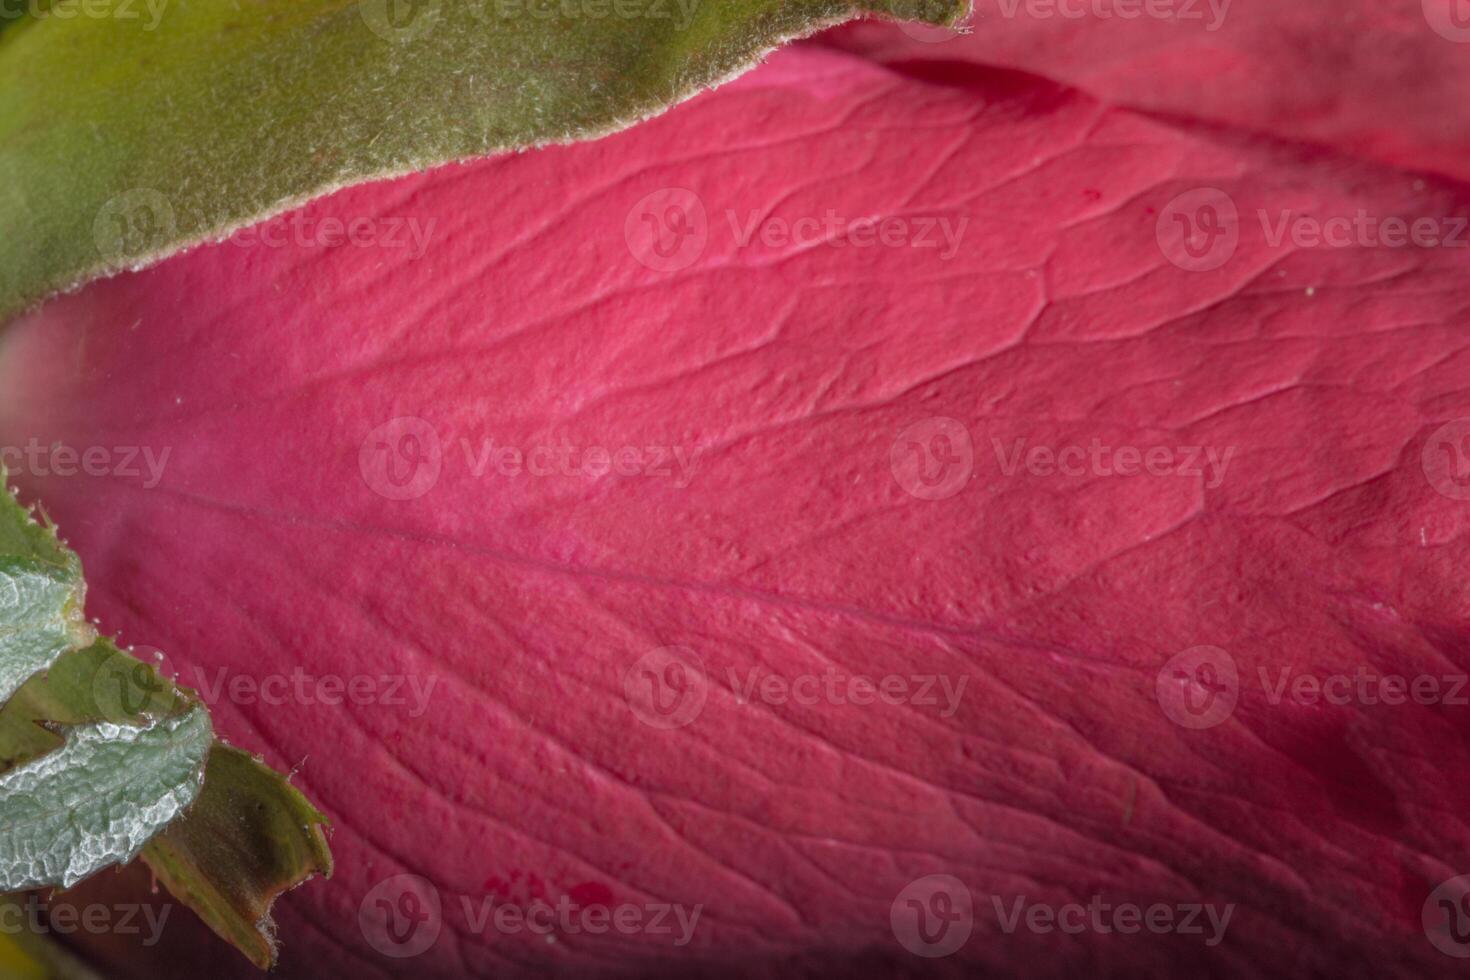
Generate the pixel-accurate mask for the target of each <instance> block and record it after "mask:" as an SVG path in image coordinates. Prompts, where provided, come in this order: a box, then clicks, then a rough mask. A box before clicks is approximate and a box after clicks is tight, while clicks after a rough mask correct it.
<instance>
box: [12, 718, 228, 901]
mask: <svg viewBox="0 0 1470 980" xmlns="http://www.w3.org/2000/svg"><path fill="white" fill-rule="evenodd" d="M213 738H214V733H213V731H212V730H211V728H210V725H209V714H208V712H206V711H205V710H204V709H203V708H202V707H196V708H192V709H190V710H188V711H186V712H184V713H183V714H181V715H178V716H175V717H172V718H163V719H160V720H158V721H155V722H152V723H151V724H149V725H147V726H144V727H141V728H140V727H134V726H132V725H116V724H113V723H112V722H106V721H102V722H94V723H92V724H88V725H81V726H78V727H76V728H71V729H68V730H67V731H66V732H65V734H64V736H63V742H62V746H61V748H59V749H57V750H55V751H54V752H48V753H46V754H45V755H43V756H41V757H40V758H38V759H33V760H32V761H30V762H27V763H25V764H23V765H20V766H17V767H15V768H14V769H11V770H10V771H9V772H7V773H5V774H4V775H0V891H21V890H24V889H27V888H39V887H42V886H45V885H55V884H60V885H62V886H63V887H68V888H69V887H71V886H72V885H74V884H76V883H77V882H79V881H81V880H82V879H83V878H86V877H87V876H88V875H91V874H93V873H95V872H97V871H100V870H102V869H103V868H106V867H109V866H111V865H114V864H122V863H125V862H127V861H131V860H132V859H133V858H134V857H135V856H137V854H138V852H139V851H141V850H142V849H143V845H145V844H147V843H148V841H149V840H151V839H152V838H153V836H154V835H155V834H157V833H158V832H159V831H161V830H162V829H163V828H164V827H166V826H168V824H169V823H170V822H172V821H173V819H174V818H175V817H177V816H178V815H179V814H180V813H182V812H183V811H184V808H185V807H187V806H188V805H189V804H190V803H192V802H194V798H195V797H196V796H198V795H199V787H200V783H201V780H200V774H201V772H202V771H203V768H204V762H205V758H206V756H207V754H208V752H209V746H210V744H211V742H212V741H213Z"/></svg>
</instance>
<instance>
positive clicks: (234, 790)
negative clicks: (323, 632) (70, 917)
mask: <svg viewBox="0 0 1470 980" xmlns="http://www.w3.org/2000/svg"><path fill="white" fill-rule="evenodd" d="M0 477H3V473H0ZM0 483H3V481H0ZM0 572H8V574H9V577H8V578H5V577H0V588H3V583H5V582H8V581H16V582H19V583H20V585H18V586H17V594H20V595H22V596H24V597H27V598H26V601H24V602H12V603H10V605H9V606H7V605H6V604H5V603H4V602H3V601H0V650H3V649H7V647H6V646H5V644H6V643H11V645H12V646H13V647H15V654H16V655H15V656H14V657H12V658H11V659H12V660H14V661H16V662H24V663H26V664H31V663H34V662H36V661H37V660H38V659H46V665H45V669H44V671H43V672H39V673H33V674H32V675H30V676H29V679H26V680H24V682H23V683H22V684H20V685H19V687H18V689H16V690H15V691H13V693H12V694H11V696H10V697H9V698H8V700H5V701H4V702H3V704H0V893H3V892H7V891H19V890H23V889H27V888H33V887H41V886H50V885H62V886H70V885H72V884H74V883H75V882H77V881H79V880H80V879H82V878H84V877H86V876H88V875H90V874H92V873H93V872H95V871H98V870H101V869H102V868H104V867H107V866H109V865H112V864H119V863H123V862H126V861H129V860H131V859H132V858H133V857H135V856H136V855H137V854H138V853H139V851H140V850H142V853H143V857H144V859H145V860H146V861H147V862H148V864H149V866H150V867H151V868H152V869H153V870H154V873H155V875H156V876H157V877H158V878H159V880H161V881H163V883H164V884H165V885H166V886H167V887H168V888H169V890H170V892H172V893H173V895H174V897H175V898H177V899H178V900H179V901H181V902H182V903H184V904H185V905H187V906H189V907H190V908H193V909H194V910H195V911H196V912H197V913H198V914H199V915H200V917H201V918H203V919H204V921H205V922H206V923H208V924H209V925H210V927H211V928H213V929H214V930H215V932H217V933H218V934H219V935H220V936H222V937H224V938H225V939H226V940H227V941H229V942H230V943H232V944H233V945H235V946H236V947H237V948H238V949H240V950H241V951H242V952H243V953H244V954H245V955H246V956H248V957H249V958H250V959H251V960H252V962H254V963H256V964H257V965H258V966H261V967H262V968H266V967H269V966H270V965H272V964H273V962H274V959H275V936H274V924H273V923H272V922H271V919H270V910H271V906H272V905H273V904H274V902H275V899H276V897H277V896H279V895H280V894H281V893H283V892H285V891H288V890H289V889H291V888H294V887H296V886H297V885H299V884H301V883H302V882H304V881H306V880H307V879H309V878H311V877H312V876H314V875H316V874H323V875H330V874H331V871H332V856H331V852H330V851H329V850H328V848H327V842H326V837H325V833H324V829H323V828H324V827H325V825H326V818H325V817H323V816H322V814H320V813H319V812H317V810H316V809H315V808H314V807H312V806H311V804H310V803H308V802H307V801H306V799H305V797H303V796H302V795H301V794H300V793H299V792H297V791H296V790H295V789H293V788H292V787H291V786H290V784H289V782H288V781H287V778H286V777H285V776H282V775H280V774H279V773H276V772H274V771H272V770H271V769H270V768H269V767H267V766H266V765H264V764H263V763H262V762H260V761H259V760H257V759H255V758H254V757H252V756H250V755H249V754H247V753H244V752H241V751H239V750H238V749H234V748H231V747H229V746H227V745H225V744H224V743H222V742H219V741H216V740H215V739H214V737H213V733H212V731H211V728H210V723H209V715H208V712H207V711H206V710H205V708H204V706H203V705H202V704H201V703H200V702H199V699H198V697H197V695H196V694H195V693H194V692H192V691H190V690H188V689H187V688H184V687H180V686H178V685H175V684H173V683H172V682H171V681H169V680H168V679H167V678H165V677H163V676H162V675H161V674H160V673H159V671H158V670H157V669H156V668H155V667H154V666H153V665H152V664H148V663H145V662H143V661H141V660H138V659H136V658H134V657H131V656H129V655H127V654H126V653H124V652H122V651H121V650H119V649H118V648H117V647H116V646H115V645H113V643H112V642H111V641H110V640H106V639H95V638H94V634H93V632H92V631H91V630H90V629H89V628H86V626H85V623H82V622H81V603H82V579H81V567H80V563H79V562H78V560H77V558H76V556H75V555H73V554H71V553H70V552H69V551H67V549H66V548H65V547H64V546H63V545H62V543H61V542H60V540H59V539H58V538H57V537H56V533H55V530H54V529H53V528H51V527H49V526H42V525H41V524H38V523H36V522H35V521H33V520H32V519H31V517H30V515H29V514H28V513H27V512H26V511H25V510H24V509H22V508H21V507H19V506H18V505H17V504H16V503H15V502H14V500H13V498H11V497H10V495H9V494H8V493H6V492H5V491H4V488H3V485H0ZM38 576H39V577H40V578H41V579H43V580H44V581H42V582H40V583H39V584H38V583H37V582H36V581H34V580H35V579H36V578H37V577H38ZM22 586H23V588H22ZM48 590H55V593H56V594H55V595H52V594H51V593H50V592H48ZM42 594H44V595H45V596H46V597H47V598H48V601H49V602H50V604H49V605H46V604H45V603H41V602H40V601H39V600H36V601H31V600H32V598H34V597H35V596H38V595H42ZM58 606H61V607H64V608H65V616H64V617H63V618H64V621H65V624H66V625H67V627H68V629H69V630H70V632H68V633H67V634H66V636H64V637H61V636H58V635H53V634H52V632H49V630H50V628H51V626H52V623H51V619H50V618H48V617H49V615H50V613H48V614H47V615H41V614H36V615H34V616H31V614H30V611H31V610H34V609H39V608H44V609H46V610H49V611H50V612H54V611H55V609H56V608H58ZM7 610H9V611H7ZM28 616H29V617H30V618H29V619H28V618H27V617H28ZM31 619H35V620H37V621H39V622H40V623H41V626H43V627H45V628H44V629H42V628H37V629H35V630H28V629H25V628H22V627H23V626H24V625H25V624H26V623H29V622H30V621H31ZM17 624H20V625H17ZM84 641H85V642H86V643H87V645H86V646H82V645H81V644H82V643H83V642H84ZM58 645H59V646H60V648H61V649H60V652H59V653H53V651H54V649H55V648H56V647H57V646H58ZM37 649H44V650H46V651H47V654H46V657H45V658H38V657H37V656H36V655H35V651H36V650H37ZM16 672H17V673H18V672H19V671H18V669H17V671H16ZM201 782H202V784H203V785H202V788H201ZM145 845H146V849H144V848H145ZM3 900H4V899H3V895H0V901H3ZM24 938H25V937H21V939H24ZM38 951H44V950H38V949H37V948H32V947H28V946H27V944H26V943H24V942H21V944H20V946H16V947H14V948H9V949H8V948H7V947H5V946H4V945H3V944H0V976H3V975H8V974H6V973H5V968H7V965H8V967H9V968H12V969H13V970H14V971H19V970H20V969H21V965H22V964H23V963H27V962H28V963H30V967H27V968H31V967H35V965H36V964H35V962H34V956H35V954H37V953H38ZM7 957H9V958H10V959H7ZM11 960H14V962H11ZM50 968H51V967H48V969H50ZM18 975H20V974H18Z"/></svg>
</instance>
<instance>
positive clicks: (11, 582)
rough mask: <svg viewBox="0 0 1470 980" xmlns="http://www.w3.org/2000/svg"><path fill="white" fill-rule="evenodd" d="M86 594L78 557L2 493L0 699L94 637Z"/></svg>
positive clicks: (1, 476)
mask: <svg viewBox="0 0 1470 980" xmlns="http://www.w3.org/2000/svg"><path fill="white" fill-rule="evenodd" d="M4 479H5V474H4V471H3V470H0V483H3V482H4ZM84 595H85V588H84V586H83V584H82V569H81V564H80V563H79V562H78V561H77V559H76V556H75V555H72V554H71V553H70V552H68V551H67V550H66V549H65V548H63V547H62V546H61V543H60V542H59V541H58V540H57V538H56V532H55V531H54V530H53V529H50V528H46V527H42V526H41V525H40V524H38V523H36V522H35V521H34V520H33V519H32V518H31V516H30V514H28V513H27V512H26V511H25V510H24V509H23V508H22V507H21V506H20V505H19V504H17V503H16V502H15V501H14V499H13V498H11V497H10V496H9V495H8V494H6V493H3V492H0V704H4V703H5V701H6V700H7V699H9V698H10V696H11V695H13V694H14V693H15V692H16V691H17V690H19V689H20V687H21V685H22V684H24V683H25V682H26V681H27V680H29V679H30V678H31V677H33V676H35V675H36V674H38V673H40V672H41V671H43V670H45V669H46V668H47V667H49V666H50V665H51V664H52V663H53V662H54V661H55V660H56V658H57V657H59V656H61V654H63V653H65V652H66V651H67V650H69V649H71V648H73V647H76V646H82V645H85V644H86V643H88V642H90V641H91V638H92V635H93V634H92V630H91V627H89V626H88V625H87V623H86V620H85V619H84V618H83V616H82V607H83V600H84Z"/></svg>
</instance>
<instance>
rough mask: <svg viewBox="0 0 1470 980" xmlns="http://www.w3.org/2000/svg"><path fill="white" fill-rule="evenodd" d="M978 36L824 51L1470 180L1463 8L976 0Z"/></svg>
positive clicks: (1385, 3) (878, 35) (1335, 1)
mask: <svg viewBox="0 0 1470 980" xmlns="http://www.w3.org/2000/svg"><path fill="white" fill-rule="evenodd" d="M971 27H972V28H973V33H972V34H970V35H968V36H963V37H959V36H956V35H955V33H954V32H952V31H944V30H935V29H932V28H924V27H917V26H914V27H908V28H907V29H906V32H905V33H900V32H898V31H895V30H893V29H892V27H891V26H889V25H886V24H865V25H853V26H851V27H848V28H843V29H839V30H837V31H833V32H829V33H828V34H825V35H823V36H822V37H821V38H819V39H818V43H822V44H834V45H836V46H838V47H841V48H844V49H846V50H851V51H859V52H863V53H866V54H869V55H871V56H874V57H878V58H881V59H883V60H888V61H903V60H912V59H920V60H939V61H965V62H971V63H979V64H984V65H990V66H998V67H1007V68H1018V69H1022V70H1024V71H1030V72H1035V73H1037V74H1039V75H1044V76H1046V77H1047V78H1051V79H1054V80H1056V81H1059V82H1063V83H1065V84H1070V85H1075V86H1077V87H1079V88H1081V89H1083V90H1084V91H1087V92H1088V93H1090V94H1093V95H1095V96H1098V97H1099V98H1101V99H1103V100H1104V101H1107V102H1111V103H1114V104H1119V105H1127V106H1132V107H1134V108H1139V109H1145V110H1150V111H1154V112H1162V113H1173V114H1179V115H1183V116H1186V117H1188V118H1190V119H1205V120H1211V121H1215V122H1221V123H1227V124H1231V125H1235V126H1241V127H1245V128H1247V129H1254V130H1258V131H1262V132H1268V133H1271V134H1273V135H1276V136H1279V137H1281V138H1283V139H1288V140H1300V141H1304V142H1320V143H1324V144H1326V145H1329V146H1333V147H1336V148H1339V149H1342V150H1346V151H1348V152H1351V153H1354V154H1359V155H1362V156H1366V157H1368V158H1370V159H1375V160H1383V161H1386V162H1388V163H1392V164H1396V165H1398V166H1403V167H1410V168H1415V169H1423V170H1434V171H1438V172H1440V173H1444V174H1448V175H1451V176H1455V177H1459V178H1465V177H1467V176H1470V113H1466V112H1465V92H1466V90H1467V88H1470V4H1467V3H1466V2H1465V0H1289V2H1283V0H976V2H975V15H974V17H973V19H972V21H971Z"/></svg>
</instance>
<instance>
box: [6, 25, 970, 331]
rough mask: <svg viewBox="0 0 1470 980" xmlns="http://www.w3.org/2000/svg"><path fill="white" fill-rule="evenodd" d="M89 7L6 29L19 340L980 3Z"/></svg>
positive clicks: (9, 251) (9, 283) (9, 270)
mask: <svg viewBox="0 0 1470 980" xmlns="http://www.w3.org/2000/svg"><path fill="white" fill-rule="evenodd" d="M94 5H95V6H94ZM86 6H87V7H89V8H92V9H93V10H94V11H102V12H103V13H105V16H73V17H70V18H67V19H62V18H60V17H58V16H54V15H50V16H42V17H37V16H34V15H27V17H26V19H24V20H22V21H20V22H17V23H14V24H12V25H11V26H9V27H7V28H5V29H4V30H3V31H0V92H3V93H4V98H3V99H0V320H3V319H4V318H5V317H6V316H8V315H9V314H12V313H15V312H17V311H19V310H21V309H23V308H24V307H26V306H28V305H31V304H33V303H35V302H37V301H39V300H40V299H42V298H44V297H45V296H47V295H49V294H50V293H52V292H55V291H56V290H60V289H66V288H70V287H73V286H75V285H78V284H80V283H82V282H85V281H86V280H88V279H90V278H92V277H95V276H97V275H100V274H104V273H107V272H112V271H116V270H119V269H124V268H130V267H137V266H140V265H143V264H147V263H148V262H150V261H154V260H156V259H158V258H160V257H163V256H165V255H167V254H169V253H171V252H173V251H176V250H177V249H179V248H180V247H183V246H185V245H188V244H191V243H197V242H201V241H206V240H211V239H218V238H221V237H223V236H224V235H226V234H228V233H229V232H230V231H232V230H234V229H236V228H239V227H242V226H244V225H247V224H250V223H253V222H254V221H257V220H260V219H262V218H264V217H267V216H269V215H270V214H272V213H275V212H278V211H281V210H284V209H286V208H289V207H292V206H295V205H297V204H300V203H301V202H303V201H304V200H306V199H308V198H310V197H312V196H315V195H317V194H320V193H323V192H325V191H327V190H331V189H334V188H336V187H339V186H342V185H344V184H348V183H353V182H357V181H361V180H365V179H369V178H373V177H381V176H388V175H394V174H401V173H405V172H409V171H414V170H419V169H423V168H424V167H427V166H430V165H434V164H438V163H442V162H445V161H448V160H453V159H460V158H465V157H472V156H481V155H485V154H489V153H493V152H497V151H503V150H509V149H513V148H518V147H525V146H531V145H537V144H541V143H547V142H562V141H568V140H573V139H580V138H586V137H591V136H596V135H600V134H604V133H607V132H610V131H613V130H616V129H619V128H622V127H624V126H627V125H630V124H632V123H633V122H636V121H637V120H639V119H641V118H643V117H646V116H648V115H651V114H653V113H656V112H659V111H662V110H663V109H665V108H667V107H668V106H670V105H671V104H673V103H675V102H677V101H679V100H680V99H683V98H685V97H687V96H689V95H691V94H693V93H694V92H696V91H698V90H699V88H700V87H702V86H706V85H710V84H713V83H715V82H717V81H720V80H722V79H725V78H727V77H729V76H731V75H732V74H734V73H736V72H738V71H740V70H742V69H744V68H747V67H749V66H750V65H751V64H752V63H753V62H754V61H755V60H757V59H758V58H759V56H760V55H761V54H762V53H763V52H765V51H767V50H769V49H770V48H771V47H773V46H774V45H776V44H778V43H780V42H781V41H783V40H785V39H788V38H791V37H794V36H798V35H801V34H806V33H810V32H811V31H813V30H815V29H817V28H819V27H821V26H824V25H827V24H831V23H836V22H838V21H841V20H844V19H847V18H849V17H852V16H855V15H858V14H862V13H877V14H884V15H888V16H891V17H896V18H905V19H908V18H913V19H923V20H927V21H930V22H933V23H949V22H953V21H954V20H956V19H958V18H959V17H960V16H961V15H962V14H963V13H964V12H965V11H966V10H967V9H968V6H969V0H616V2H614V0H555V2H547V0H362V2H360V3H357V2H351V0H251V2H249V3H227V2H195V3H181V2H172V3H164V4H162V5H161V10H160V7H159V5H150V4H147V3H144V2H128V3H123V2H122V0H89V3H88V4H87V5H86ZM155 10H160V14H161V15H159V16H155V14H154V13H153V11H155Z"/></svg>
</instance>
